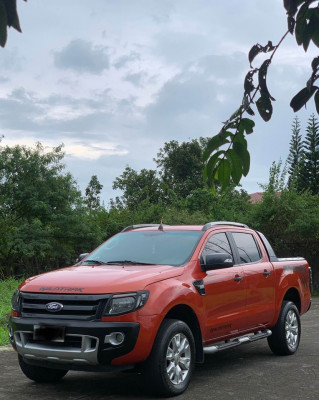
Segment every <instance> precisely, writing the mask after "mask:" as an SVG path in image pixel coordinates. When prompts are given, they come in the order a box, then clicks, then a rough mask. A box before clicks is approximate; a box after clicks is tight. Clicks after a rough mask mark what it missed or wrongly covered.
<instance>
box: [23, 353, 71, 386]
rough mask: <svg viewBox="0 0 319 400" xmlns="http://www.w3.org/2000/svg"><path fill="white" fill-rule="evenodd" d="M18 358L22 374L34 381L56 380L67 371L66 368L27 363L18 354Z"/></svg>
mask: <svg viewBox="0 0 319 400" xmlns="http://www.w3.org/2000/svg"><path fill="white" fill-rule="evenodd" d="M18 358H19V365H20V368H21V370H22V372H23V373H24V375H25V376H26V377H27V378H29V379H31V380H33V381H35V382H41V383H45V382H57V381H59V380H60V379H62V378H63V377H64V376H65V375H66V374H67V373H68V370H65V369H54V368H45V367H38V366H35V365H30V364H27V363H26V362H25V361H24V360H23V357H22V356H20V355H19V356H18Z"/></svg>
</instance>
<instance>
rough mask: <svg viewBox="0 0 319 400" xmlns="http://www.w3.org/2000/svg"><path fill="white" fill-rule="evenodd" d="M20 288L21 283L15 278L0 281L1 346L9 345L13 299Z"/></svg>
mask: <svg viewBox="0 0 319 400" xmlns="http://www.w3.org/2000/svg"><path fill="white" fill-rule="evenodd" d="M18 286H19V282H18V281H17V280H15V279H14V278H9V279H7V280H5V281H3V280H0V346H5V345H8V344H9V337H8V330H7V322H8V318H9V315H10V310H11V297H12V294H13V292H14V291H15V290H16V288H17V287H18Z"/></svg>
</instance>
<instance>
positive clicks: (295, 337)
mask: <svg viewBox="0 0 319 400" xmlns="http://www.w3.org/2000/svg"><path fill="white" fill-rule="evenodd" d="M300 335H301V325H300V316H299V311H298V309H297V307H296V306H295V304H294V303H293V302H291V301H283V303H282V307H281V311H280V314H279V318H278V321H277V323H276V325H275V326H274V327H273V328H272V335H271V336H269V337H268V338H267V340H268V345H269V347H270V349H271V351H272V352H273V353H274V354H276V355H279V356H289V355H292V354H294V353H295V352H296V351H297V349H298V346H299V342H300Z"/></svg>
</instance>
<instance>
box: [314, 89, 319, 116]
mask: <svg viewBox="0 0 319 400" xmlns="http://www.w3.org/2000/svg"><path fill="white" fill-rule="evenodd" d="M315 105H316V110H317V113H318V114H319V90H317V91H316V94H315Z"/></svg>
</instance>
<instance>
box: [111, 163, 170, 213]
mask: <svg viewBox="0 0 319 400" xmlns="http://www.w3.org/2000/svg"><path fill="white" fill-rule="evenodd" d="M113 189H120V190H122V191H123V195H122V197H121V198H117V199H116V200H115V201H114V200H113V201H111V206H113V207H118V206H120V207H128V208H129V209H134V208H136V207H137V206H138V205H139V204H141V203H142V202H143V201H147V202H148V203H149V204H156V203H159V202H161V201H164V202H165V200H166V198H167V195H168V192H169V191H168V190H166V189H167V188H166V187H165V185H163V184H162V182H161V180H160V179H159V178H158V177H157V173H156V171H155V170H152V169H150V170H148V169H145V168H143V169H142V170H141V172H137V171H135V170H134V169H132V168H130V167H129V166H127V167H126V168H125V170H124V172H123V173H122V175H121V176H119V177H117V178H116V179H115V181H114V182H113Z"/></svg>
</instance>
